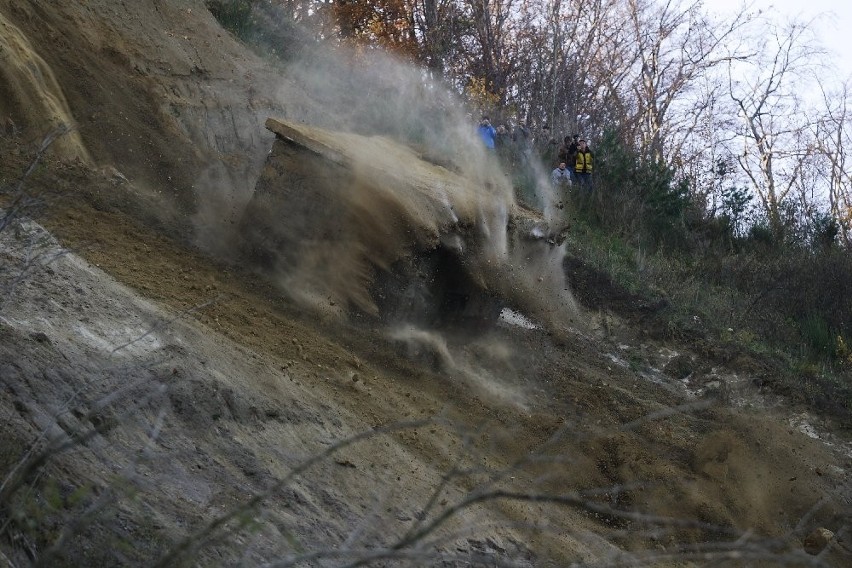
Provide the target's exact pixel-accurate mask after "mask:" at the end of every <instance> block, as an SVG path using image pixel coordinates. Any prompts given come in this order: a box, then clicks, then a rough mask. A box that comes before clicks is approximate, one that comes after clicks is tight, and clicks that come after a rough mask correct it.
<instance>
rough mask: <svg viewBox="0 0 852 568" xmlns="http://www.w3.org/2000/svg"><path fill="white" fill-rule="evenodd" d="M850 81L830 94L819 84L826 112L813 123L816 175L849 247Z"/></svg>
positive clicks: (851, 242)
mask: <svg viewBox="0 0 852 568" xmlns="http://www.w3.org/2000/svg"><path fill="white" fill-rule="evenodd" d="M850 87H851V86H850V83H849V81H846V82H844V83H843V84H841V86H840V88H839V89H838V91H837V92H836V93H833V94H832V93H830V92H829V91H828V89H827V88H826V87H825V86H824V85H822V84H821V83H820V91H821V93H822V99H823V101H824V103H825V108H826V112H825V115H824V117H823V119H822V120H821V121H819V123H817V124H816V128H815V135H814V138H815V143H816V151H817V153H818V157H819V158H821V164H820V165H821V166H822V167H821V168H820V169H819V172H818V173H819V175H820V176H821V177H822V182H823V183H824V184H825V187H827V193H828V195H827V198H828V210H829V212H830V214H831V215H832V217H833V218H834V219H836V220H837V221H838V224H839V225H840V234H841V236H842V238H843V241H844V243H845V244H846V246H847V247H848V246H852V163H850V156H849V155H848V153H847V150H846V148H847V147H849V146H850V145H852V109H850V108H849V104H850V96H852V92H850Z"/></svg>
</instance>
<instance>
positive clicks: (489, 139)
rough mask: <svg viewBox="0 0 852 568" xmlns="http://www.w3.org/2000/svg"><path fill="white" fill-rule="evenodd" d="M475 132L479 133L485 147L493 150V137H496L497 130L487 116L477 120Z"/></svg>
mask: <svg viewBox="0 0 852 568" xmlns="http://www.w3.org/2000/svg"><path fill="white" fill-rule="evenodd" d="M477 132H478V133H479V137H480V138H482V142H483V143H484V144H485V147H486V148H488V149H489V150H494V147H495V144H494V139H495V138H496V137H497V131H496V130H494V127H493V126H491V121H490V120H489V119H488V117H487V116H483V117H482V120H480V121H479V128H477Z"/></svg>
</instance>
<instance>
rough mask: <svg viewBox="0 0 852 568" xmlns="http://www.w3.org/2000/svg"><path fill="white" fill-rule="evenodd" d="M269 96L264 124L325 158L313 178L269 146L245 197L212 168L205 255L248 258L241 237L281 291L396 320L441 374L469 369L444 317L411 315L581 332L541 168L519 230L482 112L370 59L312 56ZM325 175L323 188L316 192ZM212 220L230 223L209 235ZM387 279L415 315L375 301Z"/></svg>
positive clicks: (363, 54) (429, 82)
mask: <svg viewBox="0 0 852 568" xmlns="http://www.w3.org/2000/svg"><path fill="white" fill-rule="evenodd" d="M260 90H262V91H268V92H273V93H274V96H273V99H274V100H275V101H277V103H276V104H277V105H278V106H279V107H280V111H279V114H278V116H272V117H271V118H273V119H280V120H281V121H282V123H285V124H286V128H289V129H291V130H292V131H293V132H294V133H295V134H294V135H298V137H299V138H300V141H301V143H302V145H303V146H304V145H305V144H307V146H311V145H315V146H316V147H313V148H311V147H308V148H307V150H306V151H305V155H308V154H310V155H317V154H319V155H321V156H322V158H323V159H322V160H319V161H317V162H316V163H314V162H312V163H314V165H313V166H308V165H306V163H300V162H299V158H298V157H292V156H290V157H287V158H286V159H285V158H282V157H276V155H275V154H276V152H277V151H276V150H275V149H273V150H272V151H271V153H270V154H269V156H267V160H266V165H265V166H264V167H263V168H261V171H258V172H257V174H256V178H257V179H258V180H259V181H258V184H257V189H256V190H255V193H254V195H252V196H246V195H244V194H243V193H241V192H240V191H237V190H234V189H233V188H231V187H229V184H227V183H223V182H226V181H227V175H225V174H223V173H221V172H216V171H214V172H213V173H212V175H211V173H210V172H208V173H207V174H206V175H207V179H205V180H200V181H199V184H198V185H199V186H205V187H206V188H208V191H207V192H206V197H205V199H204V200H203V201H204V203H205V205H206V207H207V210H206V211H204V212H203V218H204V223H202V224H203V225H204V226H206V227H211V226H213V227H214V230H212V231H207V233H206V234H202V235H201V237H202V240H203V241H205V242H206V244H207V246H208V248H213V249H217V250H219V251H222V252H224V253H226V254H229V255H231V256H233V257H235V258H243V257H244V254H243V253H242V252H241V249H240V247H239V246H234V243H237V242H239V241H241V240H246V239H247V238H248V239H249V240H250V241H251V243H252V247H254V248H257V247H261V248H264V249H265V251H264V255H263V256H264V258H266V259H267V260H268V259H269V258H271V259H273V260H272V265H273V266H271V267H269V266H267V269H268V271H269V272H270V273H271V274H274V275H275V277H276V278H277V279H278V281H279V283H280V286H281V289H282V292H283V293H284V294H285V295H287V296H289V297H290V298H291V299H292V300H294V301H296V302H297V303H299V304H301V305H302V306H304V307H307V308H309V309H310V310H312V311H314V312H316V313H318V314H322V315H323V316H331V317H341V316H345V315H346V314H347V312H348V310H349V309H350V308H354V309H356V310H358V311H359V312H361V313H365V314H369V315H371V316H376V317H383V316H387V314H386V313H385V314H383V312H393V313H392V314H391V315H390V317H385V319H386V320H389V321H388V323H389V324H391V325H392V326H395V327H394V329H395V331H393V332H391V334H390V335H391V336H392V338H394V339H397V340H401V336H400V333H402V332H400V331H399V330H400V329H405V330H406V331H405V333H403V336H404V337H405V340H404V342H405V343H407V344H409V345H419V346H420V347H418V349H420V348H422V349H425V350H426V351H429V352H431V353H433V354H435V357H436V358H437V360H439V361H441V363H440V365H439V366H441V367H442V368H444V369H454V370H455V371H459V370H461V369H462V368H463V367H464V364H462V363H459V362H457V361H454V359H453V357H452V356H451V355H450V352H449V351H447V350H446V347H445V346H444V347H441V345H442V342H443V341H444V340H443V339H442V338H441V337H438V338H435V337H433V336H431V335H430V334H431V333H435V329H437V328H439V327H440V326H439V325H436V319H438V320H440V319H441V318H440V317H438V318H436V317H431V316H430V317H421V316H422V315H423V314H422V313H421V314H418V313H412V312H413V311H414V312H416V311H417V310H416V309H415V308H416V306H414V307H413V305H414V304H416V305H419V306H420V310H421V311H423V310H425V311H427V312H429V313H430V314H431V313H433V312H436V311H437V312H440V311H442V310H443V311H452V310H455V309H460V306H459V305H457V303H454V298H455V297H457V296H462V295H464V296H481V297H482V298H485V299H484V300H482V301H480V302H479V303H477V302H476V301H473V302H470V301H469V302H467V309H468V311H473V312H477V313H474V314H473V315H474V316H476V317H481V318H484V319H488V318H491V321H492V323H496V318H497V316H498V315H499V313H500V310H501V309H502V308H503V307H511V308H513V309H516V310H518V311H520V312H522V313H524V314H525V315H527V316H528V317H530V318H531V319H533V320H535V321H536V322H538V323H540V324H541V325H543V326H544V327H546V328H548V329H550V330H553V329H564V328H566V327H570V326H574V325H576V323H577V322H578V321H579V316H578V313H579V312H578V309H577V305H576V303H575V301H574V299H573V296H572V294H571V292H570V290H569V288H568V285H567V283H566V281H565V278H564V272H563V269H562V259H563V256H564V249H563V248H562V247H561V246H559V245H557V244H555V243H554V241H553V239H552V238H549V237H551V236H552V235H553V234H554V233H555V232H557V231H558V229H559V227H557V226H556V225H557V223H558V222H559V218H558V217H559V211H558V210H557V208H556V201H557V200H556V197H555V196H554V195H553V193H552V190H551V189H550V186H549V184H548V183H546V182H545V181H544V179H545V178H546V176H545V175H544V174H543V173H542V172H539V174H540V175H539V176H538V177H539V178H541V181H540V183H539V188H538V193H539V201H540V204H541V206H542V212H541V213H535V212H526V213H523V214H525V215H533V216H534V217H535V218H534V219H533V222H531V223H526V224H524V225H523V226H521V225H519V224H517V223H513V219H514V218H515V217H517V216H518V215H519V214H521V210H520V208H519V206H518V204H517V203H516V200H515V195H514V189H513V187H512V183H511V180H510V178H509V176H508V175H507V174H506V172H504V171H503V170H502V168H501V165H500V163H499V162H498V160H497V159H496V157H495V156H494V155H493V153H491V152H489V151H488V150H487V149H486V148H485V147H484V145H483V144H482V143H481V141H480V140H479V137H478V135H477V133H476V127H477V122H478V115H474V114H472V113H471V112H470V111H468V110H466V108H465V106H464V105H463V104H462V102H461V101H460V100H459V99H458V98H457V96H456V95H454V94H453V93H452V92H451V91H450V89H448V88H447V87H446V85H444V84H443V83H442V81H441V79H440V78H438V77H435V76H432V75H431V74H430V72H429V71H427V70H424V69H422V68H418V67H414V66H411V65H408V64H405V63H403V62H401V61H399V60H397V59H395V58H393V57H391V56H390V55H388V54H384V53H381V52H379V51H377V50H370V49H352V50H343V49H340V50H336V51H331V50H329V49H323V48H321V47H319V46H317V48H316V49H315V50H313V51H311V52H308V51H307V50H302V51H301V52H300V55H299V57H298V58H297V59H295V60H292V61H289V62H288V63H287V64H286V66H285V67H284V68H282V69H281V70H280V73H279V76H278V78H277V82H276V83H275V84H273V85H267V86H265V87H264V88H261V89H260ZM255 120H256V119H255ZM279 135H280V133H279ZM305 140H308V141H309V143H305V142H304V141H305ZM271 145H272V143H271V142H270V146H271ZM267 150H268V148H267ZM311 159H313V158H310V159H309V158H305V160H308V161H309V160H311ZM276 160H278V161H276ZM287 160H289V162H288V161H287ZM310 168H313V170H314V171H313V172H311V171H307V170H308V169H310ZM316 179H320V180H322V181H321V185H322V189H319V190H318V189H317V188H316V187H310V186H311V183H313V182H314V181H315V180H316ZM211 186H215V187H216V188H217V189H216V190H215V191H212V192H211V191H209V188H210V187H211ZM306 200H307V201H312V203H305V201H306ZM199 201H201V200H199ZM217 217H218V218H220V219H223V220H224V221H225V222H224V225H225V226H221V227H216V226H215V225H211V223H210V220H211V219H215V218H217ZM248 234H250V236H249V237H247V235H248ZM243 250H244V249H243ZM436 257H440V258H439V260H435V258H436ZM446 259H450V260H449V261H447V260H446ZM389 280H393V281H394V284H393V285H391V286H390V288H388V287H387V286H385V288H384V289H383V290H382V291H383V293H384V295H391V296H392V295H404V296H407V297H408V300H407V302H408V303H407V304H406V306H403V307H400V306H399V302H391V303H390V304H391V305H389V303H388V302H387V301H384V303H383V300H382V299H377V297H376V296H377V293H376V288H377V286H378V284H377V283H379V282H387V281H389ZM417 280H421V281H424V282H425V284H422V285H420V284H417V282H416V281H417ZM448 280H449V282H448ZM412 282H413V283H412ZM436 282H437V284H436ZM429 304H431V305H429ZM461 374H462V375H465V376H474V375H475V374H476V373H472V372H468V371H464V372H461Z"/></svg>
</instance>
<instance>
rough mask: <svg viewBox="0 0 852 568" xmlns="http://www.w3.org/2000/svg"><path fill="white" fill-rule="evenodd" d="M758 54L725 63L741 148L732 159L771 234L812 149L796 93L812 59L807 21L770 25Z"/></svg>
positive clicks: (781, 226)
mask: <svg viewBox="0 0 852 568" xmlns="http://www.w3.org/2000/svg"><path fill="white" fill-rule="evenodd" d="M769 29H770V33H769V34H767V39H766V40H765V41H764V42H763V44H762V45H761V46H760V48H761V53H760V55H759V56H758V57H756V58H754V59H752V60H749V61H747V62H746V65H745V66H741V65H739V66H738V65H734V64H733V63H734V62H733V61H732V62H731V65H730V66H729V93H730V96H731V99H732V100H733V101H734V104H735V105H736V107H737V110H738V118H739V128H738V132H737V134H738V137H739V141H740V143H741V144H742V150H741V151H740V152H739V153H738V154H737V162H738V163H739V165H740V167H741V169H742V171H743V172H744V174H745V175H746V176H747V178H748V180H749V182H750V184H751V187H752V189H753V190H754V192H755V194H756V195H757V197H758V199H759V202H760V205H761V206H762V209H763V212H764V213H765V214H766V217H767V220H768V222H769V226H770V229H771V230H772V232H773V234H774V235H775V236H776V237H781V236H783V234H784V231H785V219H784V211H783V208H784V205H785V202H786V200H787V199H788V198H789V197H791V194H790V192H791V191H792V190H793V189H794V188H795V184H796V182H797V180H798V178H799V176H800V175H801V173H802V166H803V164H804V163H806V162H807V161H808V160H810V159H812V157H813V155H814V147H813V145H811V144H810V143H809V142H808V141H806V139H805V134H806V132H807V131H808V129H809V128H810V127H811V126H813V119H812V118H811V117H810V116H808V114H807V113H806V112H805V107H804V98H803V96H802V95H801V94H800V92H799V91H800V89H802V87H803V85H804V84H805V80H806V79H807V78H808V75H809V72H810V70H811V69H812V67H813V62H814V61H815V60H816V59H817V57H816V56H817V55H818V54H819V50H818V49H817V48H816V47H814V46H813V44H812V42H811V37H810V28H809V25H808V23H795V22H794V23H790V24H787V25H786V26H784V27H781V28H777V27H775V26H770V27H769Z"/></svg>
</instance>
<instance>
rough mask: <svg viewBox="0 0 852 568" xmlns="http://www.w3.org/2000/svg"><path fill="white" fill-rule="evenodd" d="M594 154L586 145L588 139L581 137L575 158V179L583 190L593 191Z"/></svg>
mask: <svg viewBox="0 0 852 568" xmlns="http://www.w3.org/2000/svg"><path fill="white" fill-rule="evenodd" d="M593 161H594V155H593V154H592V150H591V149H590V148H589V147H588V146H586V141H585V140H583V139H582V138H580V140H579V141H578V142H577V154H576V158H575V160H574V180H575V181H576V182H577V185H578V186H579V187H580V189H581V190H584V191H587V192H591V191H592V163H593Z"/></svg>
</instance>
